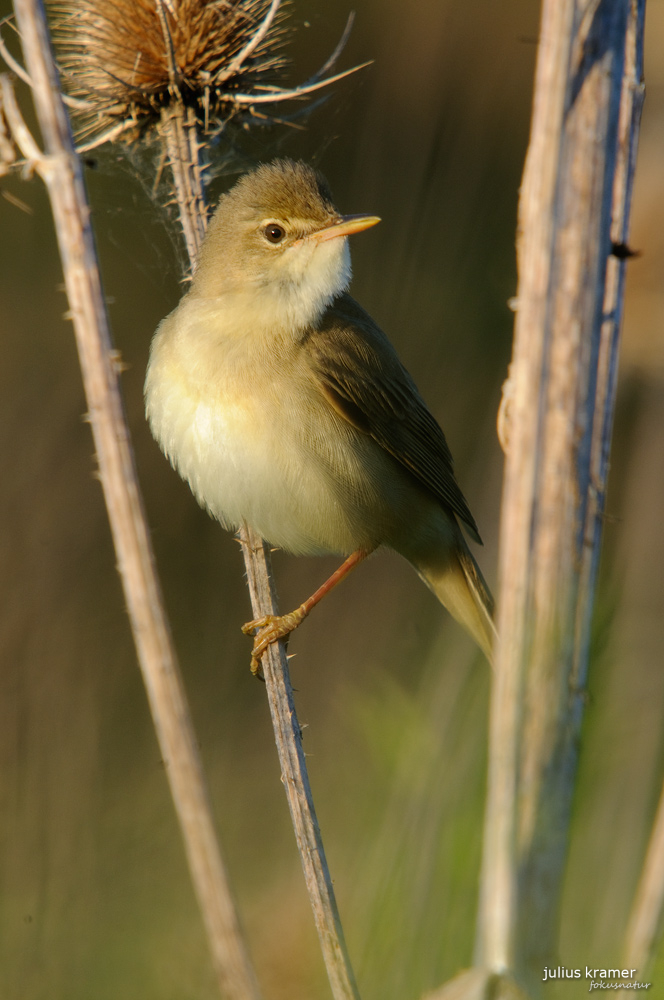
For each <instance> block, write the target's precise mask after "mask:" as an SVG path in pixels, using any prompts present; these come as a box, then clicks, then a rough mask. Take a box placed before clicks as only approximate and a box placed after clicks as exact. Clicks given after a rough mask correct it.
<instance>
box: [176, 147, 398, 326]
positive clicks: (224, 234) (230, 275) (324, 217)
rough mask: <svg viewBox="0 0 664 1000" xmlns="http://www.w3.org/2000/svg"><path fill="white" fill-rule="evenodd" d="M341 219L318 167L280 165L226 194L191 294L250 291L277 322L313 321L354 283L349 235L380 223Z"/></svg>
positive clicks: (285, 162) (254, 175) (292, 163)
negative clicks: (271, 310) (351, 282)
mask: <svg viewBox="0 0 664 1000" xmlns="http://www.w3.org/2000/svg"><path fill="white" fill-rule="evenodd" d="M379 221H380V220H379V218H378V217H377V216H375V215H341V214H340V213H339V212H338V211H337V209H336V208H335V206H334V204H333V202H332V199H331V195H330V191H329V188H328V186H327V182H326V181H325V179H324V178H323V177H322V176H321V174H319V173H317V172H316V171H315V170H314V169H313V168H312V167H310V166H308V165H307V164H305V163H301V162H295V161H293V160H276V161H274V162H273V163H270V164H266V165H264V166H261V167H259V168H258V169H257V170H255V171H253V172H252V173H250V174H246V175H245V176H244V177H242V178H241V180H240V181H238V183H237V184H236V185H235V186H234V187H233V188H231V190H230V191H229V192H228V193H227V194H225V195H224V196H223V197H222V198H221V200H220V202H219V206H218V208H217V210H216V212H215V214H214V216H213V218H212V220H211V222H210V226H209V229H208V232H207V235H206V237H205V240H204V242H203V246H202V248H201V252H200V255H199V260H198V265H197V269H196V274H195V277H194V283H193V287H192V293H193V294H196V295H200V296H204V297H209V298H214V297H221V296H224V295H227V294H233V293H244V294H248V295H250V296H252V297H254V298H255V299H256V300H261V301H264V303H265V306H266V307H267V308H268V309H269V308H272V309H273V310H274V318H275V321H278V320H279V319H280V313H281V315H283V316H284V317H285V316H286V315H288V316H289V317H290V320H289V322H295V323H300V322H302V323H309V322H312V321H314V320H315V319H316V318H317V317H318V316H320V314H321V313H322V312H323V310H324V309H325V308H326V306H327V305H328V304H329V303H330V302H331V301H332V300H333V299H334V298H335V297H336V296H337V295H339V294H340V293H341V292H343V291H345V289H346V288H347V287H348V284H349V282H350V276H351V267H350V254H349V252H348V241H347V237H348V236H349V235H351V233H357V232H360V231H361V230H363V229H368V228H369V226H373V225H375V224H376V223H377V222H379Z"/></svg>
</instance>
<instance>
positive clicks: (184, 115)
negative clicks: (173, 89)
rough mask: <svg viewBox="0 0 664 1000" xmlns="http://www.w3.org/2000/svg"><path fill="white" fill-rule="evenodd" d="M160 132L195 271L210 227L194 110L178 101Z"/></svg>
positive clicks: (163, 115) (165, 113) (163, 118)
mask: <svg viewBox="0 0 664 1000" xmlns="http://www.w3.org/2000/svg"><path fill="white" fill-rule="evenodd" d="M159 133H160V135H161V136H162V141H163V144H164V148H165V152H166V155H167V156H168V163H169V165H170V168H171V173H172V175H173V187H174V189H175V197H176V199H177V204H178V210H179V212H178V214H179V218H180V223H181V225H182V233H183V236H184V241H185V245H186V247H187V255H188V257H189V261H190V263H191V268H192V271H193V269H194V268H195V265H196V257H197V255H198V251H199V249H200V245H201V243H202V242H203V236H204V235H205V228H206V224H207V206H206V201H205V186H204V183H203V170H204V167H203V164H202V163H201V160H200V155H199V153H200V149H201V146H200V143H199V138H198V128H197V123H196V116H195V114H194V111H193V109H192V108H187V107H185V106H184V104H183V103H182V101H179V100H174V101H173V102H172V104H169V106H168V107H166V108H164V109H163V110H162V112H161V123H160V129H159Z"/></svg>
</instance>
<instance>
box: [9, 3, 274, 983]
mask: <svg viewBox="0 0 664 1000" xmlns="http://www.w3.org/2000/svg"><path fill="white" fill-rule="evenodd" d="M14 9H15V12H16V17H17V21H18V25H19V29H20V34H21V44H22V47H23V52H24V56H25V60H26V64H27V68H28V72H29V77H30V80H31V85H32V94H33V99H34V103H35V108H36V111H37V116H38V120H39V125H40V128H41V133H42V135H43V137H44V144H45V152H44V153H42V152H41V151H40V150H39V149H38V148H37V146H36V144H35V142H34V140H33V139H32V137H31V136H30V134H29V132H28V131H27V128H26V127H25V123H24V122H23V121H22V118H21V116H20V112H19V110H18V107H17V106H16V104H15V102H14V101H13V95H12V94H10V89H9V84H8V81H7V80H6V79H4V80H3V91H4V96H5V104H6V107H7V109H8V111H9V114H8V120H9V119H11V120H10V125H11V127H12V132H13V136H14V139H15V141H16V142H17V144H18V145H19V146H20V147H21V151H22V153H23V155H24V156H25V158H26V160H27V161H28V162H29V163H30V165H31V166H32V167H34V169H36V170H37V172H38V173H39V174H40V175H41V177H42V179H43V180H44V182H45V184H46V186H47V189H48V192H49V196H50V199H51V204H52V207H53V215H54V219H55V226H56V232H57V237H58V243H59V247H60V255H61V258H62V263H63V271H64V277H65V284H66V289H67V295H68V298H69V303H70V310H71V318H72V321H73V324H74V331H75V334H76V340H77V346H78V351H79V357H80V362H81V368H82V373H83V382H84V386H85V392H86V399H87V404H88V412H89V419H90V423H91V426H92V432H93V436H94V441H95V447H96V453H97V459H98V462H99V478H100V480H101V483H102V488H103V491H104V498H105V501H106V506H107V509H108V515H109V521H110V524H111V531H112V535H113V542H114V545H115V549H116V553H117V557H118V567H119V572H120V576H121V580H122V585H123V588H124V592H125V598H126V601H127V607H128V610H129V617H130V621H131V625H132V630H133V634H134V640H135V643H136V649H137V652H138V658H139V662H140V666H141V670H142V673H143V679H144V682H145V686H146V690H147V694H148V700H149V703H150V708H151V711H152V717H153V720H154V724H155V729H156V732H157V737H158V740H159V745H160V748H161V752H162V755H163V758H164V762H165V765H166V768H165V770H166V776H167V778H168V781H169V785H170V788H171V793H172V796H173V800H174V803H175V807H176V812H177V815H178V818H179V821H180V826H181V830H182V834H183V838H184V842H185V848H186V853H187V859H188V862H189V867H190V871H191V875H192V880H193V883H194V888H195V891H196V895H197V898H198V902H199V906H200V909H201V913H202V916H203V921H204V924H205V927H206V931H207V935H208V941H209V945H210V950H211V953H212V958H213V963H214V966H215V970H216V973H217V978H218V982H219V987H220V992H221V994H222V995H223V996H224V997H225V998H227V1000H260V991H259V989H258V985H257V982H256V977H255V974H254V971H253V968H252V966H251V962H250V960H249V957H248V953H247V949H246V947H245V944H244V940H243V937H242V933H241V930H240V925H239V920H238V917H237V913H236V909H235V904H234V901H233V898H232V894H231V891H230V888H229V883H228V877H227V874H226V869H225V865H224V862H223V858H222V856H221V852H220V849H219V846H218V842H217V839H216V834H215V830H214V824H213V820H212V813H211V809H210V804H209V798H208V793H207V789H206V786H205V781H204V778H203V771H202V767H201V762H200V759H199V755H198V750H197V744H196V738H195V735H194V730H193V726H192V723H191V717H190V713H189V708H188V705H187V701H186V696H185V693H184V688H183V685H182V682H181V679H180V672H179V668H178V664H177V659H176V655H175V651H174V648H173V644H172V640H171V636H170V630H169V626H168V621H167V619H166V614H165V611H164V606H163V601H162V596H161V590H160V586H159V581H158V579H157V576H156V571H155V565H154V557H153V553H152V548H151V544H150V537H149V532H148V527H147V523H146V520H145V515H144V511H143V504H142V499H141V496H140V491H139V486H138V482H137V477H136V471H135V466H134V460H133V454H132V451H131V445H130V439H129V431H128V427H127V423H126V419H125V416H124V411H123V404H122V399H121V396H120V391H119V386H118V378H117V367H116V364H115V360H114V359H115V352H114V351H113V349H112V344H111V338H110V331H109V325H108V318H107V315H106V310H105V303H104V298H103V294H102V289H101V282H100V278H99V270H98V266H97V261H96V255H95V248H94V240H93V235H92V229H91V226H90V221H89V220H90V209H89V206H88V203H87V199H86V194H85V187H84V182H83V175H82V170H81V164H80V161H79V159H78V157H77V156H76V152H75V149H74V144H73V140H72V135H71V130H70V127H69V121H68V119H67V113H66V110H65V107H64V104H63V101H62V94H61V92H60V87H59V79H58V74H57V69H56V66H55V63H54V60H53V56H52V53H51V49H50V45H49V39H48V29H47V25H46V18H45V14H44V8H43V5H42V3H41V0H15V5H14Z"/></svg>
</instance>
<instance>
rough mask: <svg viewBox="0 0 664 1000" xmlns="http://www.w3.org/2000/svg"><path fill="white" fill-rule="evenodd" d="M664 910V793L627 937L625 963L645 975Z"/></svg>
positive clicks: (651, 835)
mask: <svg viewBox="0 0 664 1000" xmlns="http://www.w3.org/2000/svg"><path fill="white" fill-rule="evenodd" d="M663 910H664V790H663V791H662V794H661V795H660V799H659V803H658V805H657V814H656V816H655V821H654V823H653V828H652V832H651V834H650V840H649V842H648V849H647V851H646V857H645V861H644V863H643V869H642V871H641V876H640V878H639V882H638V885H637V887H636V893H635V895H634V902H633V903H632V911H631V913H630V915H629V921H628V923H627V933H626V934H625V946H624V961H625V963H629V968H632V969H638V970H639V973H640V975H641V976H642V977H643V976H645V975H646V974H647V973H646V969H647V967H648V965H649V963H650V962H651V961H652V959H653V952H654V950H655V944H656V941H657V934H658V931H659V927H660V924H661V921H662V911H663Z"/></svg>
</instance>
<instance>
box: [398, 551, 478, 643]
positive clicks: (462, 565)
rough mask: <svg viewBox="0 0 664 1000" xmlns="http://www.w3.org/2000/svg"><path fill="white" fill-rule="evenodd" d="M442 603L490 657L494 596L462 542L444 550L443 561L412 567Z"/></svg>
mask: <svg viewBox="0 0 664 1000" xmlns="http://www.w3.org/2000/svg"><path fill="white" fill-rule="evenodd" d="M415 568H416V569H417V572H418V573H419V575H420V576H421V577H422V579H423V580H424V582H425V583H426V585H427V586H428V587H429V588H430V589H431V590H433V592H434V594H435V595H436V597H437V598H438V600H439V601H440V603H441V604H444V605H445V607H446V608H447V610H448V611H449V612H450V614H451V615H452V616H453V617H454V618H456V620H457V621H458V622H459V624H460V625H463V627H464V628H465V629H466V631H467V632H469V633H470V635H471V636H472V637H473V639H474V640H475V642H476V643H477V645H478V646H479V647H480V649H481V650H482V651H483V652H484V654H485V656H486V657H487V659H488V660H489V663H491V662H492V660H493V643H494V640H495V638H496V627H495V625H494V624H493V598H492V596H491V591H490V590H489V588H488V586H487V584H486V581H485V579H484V577H483V576H482V571H481V570H480V568H479V566H478V565H477V563H476V562H475V560H474V558H473V556H472V554H471V552H470V550H469V549H468V548H467V546H466V544H465V542H463V541H461V542H460V544H459V545H458V546H457V547H455V548H454V549H453V550H452V552H448V553H447V554H446V559H445V561H444V562H443V563H435V564H428V565H426V566H425V565H419V566H416V567H415Z"/></svg>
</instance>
